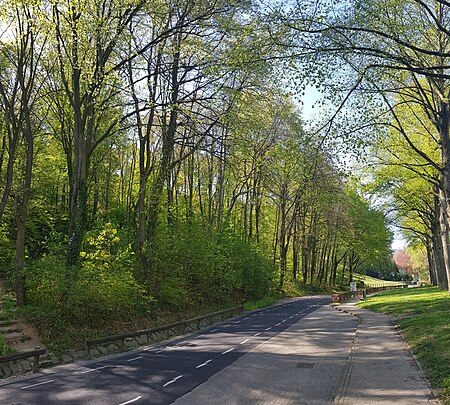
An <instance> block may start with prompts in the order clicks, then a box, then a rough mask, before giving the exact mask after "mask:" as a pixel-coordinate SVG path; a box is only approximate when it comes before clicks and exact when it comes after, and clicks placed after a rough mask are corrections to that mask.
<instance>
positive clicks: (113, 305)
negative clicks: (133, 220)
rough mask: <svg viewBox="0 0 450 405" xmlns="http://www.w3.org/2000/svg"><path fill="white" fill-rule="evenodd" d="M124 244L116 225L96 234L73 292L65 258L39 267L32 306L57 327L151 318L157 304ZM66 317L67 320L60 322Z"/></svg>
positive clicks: (32, 277) (31, 276) (31, 277)
mask: <svg viewBox="0 0 450 405" xmlns="http://www.w3.org/2000/svg"><path fill="white" fill-rule="evenodd" d="M119 242H120V238H119V236H118V231H117V230H116V229H115V228H113V227H112V226H111V225H110V224H107V225H106V226H105V228H104V229H102V230H97V231H92V232H90V233H89V234H88V235H87V236H86V238H85V243H84V251H83V252H81V253H80V256H81V258H80V259H81V263H80V267H79V269H78V272H77V274H76V275H75V277H74V278H73V280H72V283H71V285H70V286H69V287H68V286H67V280H66V278H65V265H64V262H63V261H62V260H61V259H60V258H59V257H56V256H51V255H46V256H44V257H43V258H42V259H41V260H39V261H35V262H34V264H33V265H32V266H31V268H30V269H29V270H28V274H27V285H28V301H29V304H30V305H31V306H32V307H34V308H36V310H37V312H38V313H39V314H41V316H43V317H45V318H46V321H47V322H49V321H50V322H53V323H54V324H55V325H56V324H57V323H58V322H63V321H64V319H65V320H66V321H70V322H71V323H72V324H78V325H96V324H98V323H108V322H110V321H113V320H118V319H129V318H130V317H134V316H141V315H146V314H148V313H149V312H151V311H152V310H153V308H154V299H153V298H152V297H151V296H149V295H148V294H147V293H146V291H145V289H144V288H143V287H142V286H140V285H139V284H138V283H137V281H136V279H135V278H134V275H133V272H132V270H133V269H134V267H135V257H134V252H133V251H132V250H131V247H130V246H125V247H123V246H120V244H119ZM62 298H64V299H62ZM58 314H59V316H58ZM61 315H62V316H63V317H64V319H59V320H58V318H60V317H61Z"/></svg>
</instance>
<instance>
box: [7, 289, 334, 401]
mask: <svg viewBox="0 0 450 405" xmlns="http://www.w3.org/2000/svg"><path fill="white" fill-rule="evenodd" d="M329 303H330V300H329V298H327V297H324V296H318V297H303V298H299V299H297V300H295V301H291V302H288V303H285V304H281V305H277V306H273V307H270V308H267V309H263V310H259V311H254V312H250V313H247V314H244V315H241V316H239V317H236V318H233V319H231V320H230V321H229V322H224V323H221V324H218V325H215V326H212V327H210V328H208V329H204V330H202V331H200V332H198V333H196V334H193V335H190V336H188V337H185V338H182V339H178V340H175V341H171V342H170V343H167V344H162V345H160V346H158V347H151V348H143V349H141V350H135V351H132V352H128V353H126V354H121V355H117V356H112V357H108V358H106V359H102V360H99V361H96V362H90V363H87V364H84V365H77V366H72V367H69V368H67V367H65V368H64V367H62V368H61V367H59V368H54V369H48V370H46V371H45V373H43V374H35V375H33V376H31V377H29V378H22V379H18V380H12V381H10V382H7V383H6V384H3V385H1V386H0V404H2V405H12V404H14V405H19V404H21V405H25V404H27V405H28V404H45V405H47V404H48V405H50V404H63V405H66V404H67V405H69V404H70V405H72V404H73V405H75V404H76V405H84V404H86V405H87V404H96V405H103V404H104V405H127V404H170V403H173V402H174V401H175V400H176V399H177V398H179V397H182V396H183V395H185V394H186V393H188V392H190V391H192V390H194V389H195V388H196V387H198V386H199V385H201V384H202V383H204V382H205V381H207V380H208V379H210V378H211V377H212V376H213V375H215V374H216V373H219V372H220V371H221V370H223V369H225V368H226V367H228V366H230V365H231V364H233V363H234V362H236V360H238V359H239V358H240V357H241V356H243V355H245V354H246V353H248V352H249V351H250V350H252V349H253V348H255V346H258V345H260V344H262V343H265V342H267V341H268V340H269V339H272V338H274V337H275V336H277V335H279V334H280V333H282V332H283V331H285V330H286V329H288V328H290V327H291V326H292V325H294V324H296V323H297V322H298V321H299V320H300V319H302V318H303V317H305V316H306V315H308V314H310V313H311V312H313V311H315V310H316V309H318V308H319V307H321V306H323V305H325V304H329ZM299 332H301V331H299Z"/></svg>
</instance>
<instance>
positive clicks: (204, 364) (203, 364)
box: [195, 359, 212, 368]
mask: <svg viewBox="0 0 450 405" xmlns="http://www.w3.org/2000/svg"><path fill="white" fill-rule="evenodd" d="M211 362H212V360H211V359H210V360H206V361H205V362H204V363H202V364H199V365H198V366H197V367H195V368H201V367H204V366H206V365H207V364H208V363H211Z"/></svg>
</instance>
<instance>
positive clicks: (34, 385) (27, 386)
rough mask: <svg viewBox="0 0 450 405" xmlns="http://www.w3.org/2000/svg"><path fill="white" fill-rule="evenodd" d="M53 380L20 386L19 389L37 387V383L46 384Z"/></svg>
mask: <svg viewBox="0 0 450 405" xmlns="http://www.w3.org/2000/svg"><path fill="white" fill-rule="evenodd" d="M53 381H55V380H47V381H43V382H40V383H37V384H31V385H26V386H25V387H21V388H20V389H21V390H26V389H27V388H33V387H37V386H38V385H43V384H48V383H51V382H53Z"/></svg>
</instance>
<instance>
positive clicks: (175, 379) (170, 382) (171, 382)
mask: <svg viewBox="0 0 450 405" xmlns="http://www.w3.org/2000/svg"><path fill="white" fill-rule="evenodd" d="M181 377H183V374H181V375H179V376H178V377H175V378H174V379H173V380H170V381H168V382H166V383H165V384H164V385H163V387H167V386H168V385H170V384H173V383H174V382H175V381H177V380H179V379H180V378H181Z"/></svg>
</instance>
